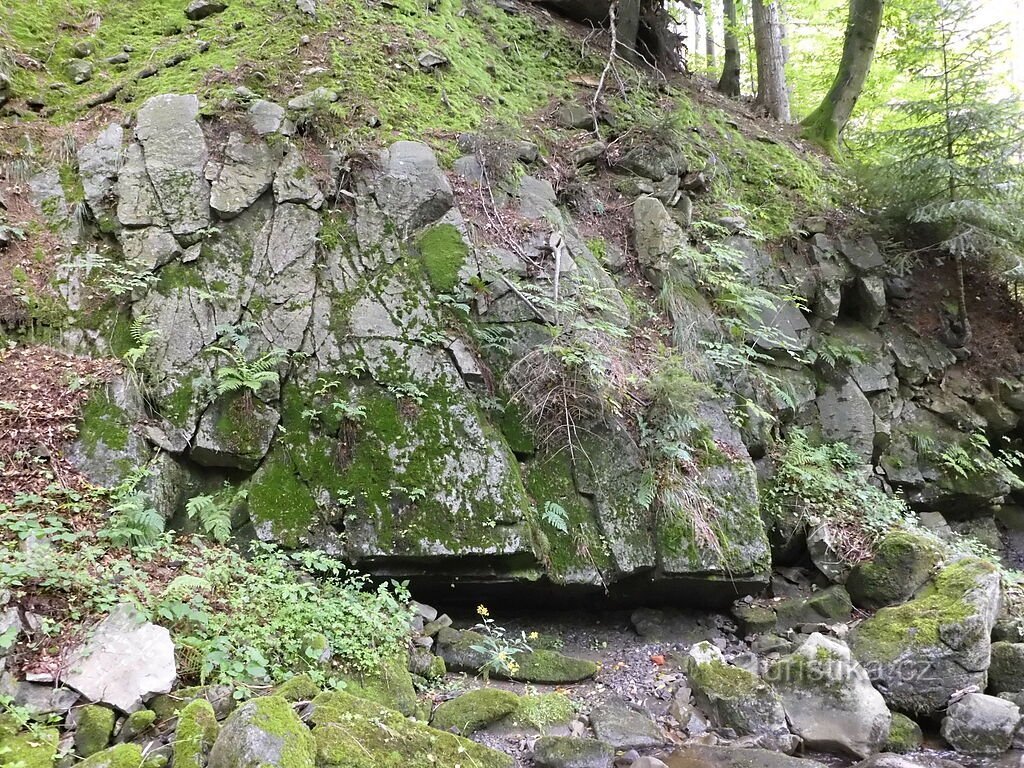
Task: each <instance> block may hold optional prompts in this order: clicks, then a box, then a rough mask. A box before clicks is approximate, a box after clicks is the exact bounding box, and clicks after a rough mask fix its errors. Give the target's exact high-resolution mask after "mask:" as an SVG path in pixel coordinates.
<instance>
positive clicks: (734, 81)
mask: <svg viewBox="0 0 1024 768" xmlns="http://www.w3.org/2000/svg"><path fill="white" fill-rule="evenodd" d="M722 8H723V10H724V20H725V64H724V66H723V67H722V77H721V79H720V80H719V81H718V90H720V91H721V92H722V93H724V94H725V95H726V96H732V97H733V98H735V97H737V96H739V95H740V41H739V39H738V38H737V37H736V32H737V29H738V27H739V24H738V22H737V20H736V0H723V2H722Z"/></svg>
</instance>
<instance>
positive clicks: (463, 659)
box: [437, 627, 598, 684]
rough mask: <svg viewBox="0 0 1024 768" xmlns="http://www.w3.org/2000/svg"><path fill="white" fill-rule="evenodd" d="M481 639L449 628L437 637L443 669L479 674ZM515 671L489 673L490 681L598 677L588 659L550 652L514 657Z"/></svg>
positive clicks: (570, 680)
mask: <svg viewBox="0 0 1024 768" xmlns="http://www.w3.org/2000/svg"><path fill="white" fill-rule="evenodd" d="M484 641H485V639H484V636H483V635H481V634H480V633H479V632H474V631H473V630H457V629H452V628H451V627H446V628H444V629H442V630H441V631H440V632H438V634H437V650H438V654H439V655H440V656H441V658H443V659H444V661H445V664H446V666H447V667H448V669H449V670H450V671H452V672H468V673H470V674H476V673H478V672H479V671H480V670H481V669H482V668H483V667H484V665H485V664H486V663H487V661H488V659H487V657H486V656H485V655H484V654H483V653H481V652H480V651H477V650H474V649H473V646H474V645H484V644H485V642H484ZM515 662H516V665H517V668H516V669H515V670H514V671H511V672H510V671H508V670H497V671H494V670H492V671H491V672H490V675H491V676H492V677H500V678H505V679H509V680H519V681H522V682H526V683H554V684H557V683H575V682H578V681H580V680H586V679H587V678H588V677H593V676H594V675H596V674H597V670H598V666H597V664H595V663H594V662H592V661H589V660H587V659H577V658H574V657H572V656H566V655H565V654H563V653H559V652H557V651H549V650H536V651H527V652H524V653H517V654H516V655H515Z"/></svg>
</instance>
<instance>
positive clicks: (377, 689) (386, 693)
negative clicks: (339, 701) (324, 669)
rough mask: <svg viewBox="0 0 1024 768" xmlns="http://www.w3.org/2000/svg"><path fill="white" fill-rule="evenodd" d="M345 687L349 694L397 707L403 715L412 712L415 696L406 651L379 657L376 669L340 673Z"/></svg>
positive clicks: (412, 713) (415, 707) (410, 714)
mask: <svg viewBox="0 0 1024 768" xmlns="http://www.w3.org/2000/svg"><path fill="white" fill-rule="evenodd" d="M341 679H342V680H344V681H345V690H346V691H347V692H348V693H350V694H352V695H353V696H358V697H360V698H362V699H369V700H370V701H375V702H377V703H378V704H383V705H384V706H385V707H388V708H389V709H397V710H398V711H399V712H401V713H402V714H403V715H406V716H407V717H411V716H413V715H415V714H416V709H417V705H418V703H419V702H418V700H417V699H416V690H415V689H414V688H413V685H412V674H411V673H410V672H409V656H408V654H407V653H405V652H403V653H399V654H395V655H394V656H392V657H391V658H386V659H381V660H380V661H379V662H378V666H377V668H376V669H374V670H372V671H370V672H362V673H359V674H349V675H343V676H342V678H341Z"/></svg>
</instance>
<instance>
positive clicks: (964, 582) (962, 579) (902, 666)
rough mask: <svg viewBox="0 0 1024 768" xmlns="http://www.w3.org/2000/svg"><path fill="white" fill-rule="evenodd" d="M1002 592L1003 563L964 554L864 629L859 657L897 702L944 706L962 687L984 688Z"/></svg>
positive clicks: (925, 708)
mask: <svg viewBox="0 0 1024 768" xmlns="http://www.w3.org/2000/svg"><path fill="white" fill-rule="evenodd" d="M1000 596H1001V595H1000V576H999V571H998V569H997V568H996V567H995V566H993V565H991V564H990V563H987V562H985V561H983V560H979V559H976V558H964V559H962V560H959V561H957V562H955V563H952V564H951V565H948V566H946V567H945V568H943V569H942V570H941V571H940V572H939V573H938V574H937V575H936V576H935V577H934V578H933V579H932V580H931V581H930V582H929V583H928V584H927V585H926V586H925V587H924V588H922V589H921V590H920V592H919V593H918V595H917V596H916V597H915V598H914V599H913V600H911V601H910V602H908V603H904V604H903V605H899V606H892V607H888V608H883V609H882V610H880V611H879V612H878V613H876V614H875V615H874V616H872V617H871V618H869V619H867V620H865V621H864V622H863V623H862V624H861V625H860V626H859V627H857V628H856V629H855V630H854V631H853V633H852V636H851V644H850V645H851V648H852V650H853V653H854V656H855V657H856V658H857V660H858V661H859V662H860V663H861V664H863V665H864V667H865V668H866V669H867V670H868V673H869V674H870V676H871V680H872V682H873V683H874V684H875V687H876V688H878V690H879V691H880V692H881V693H882V695H883V696H884V697H885V700H886V703H888V705H889V706H890V707H891V708H893V709H896V710H899V711H901V712H906V713H908V714H922V715H924V714H933V713H936V712H939V711H941V710H942V709H944V708H945V706H946V704H947V703H948V701H949V698H950V696H952V694H953V693H955V692H956V691H959V690H961V689H963V688H967V687H969V686H972V685H976V686H979V687H984V685H985V678H986V672H987V670H988V666H989V656H990V645H991V641H990V635H991V632H992V627H993V625H994V624H995V621H996V616H997V615H998V613H999V606H1000Z"/></svg>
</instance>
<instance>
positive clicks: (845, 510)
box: [761, 429, 912, 564]
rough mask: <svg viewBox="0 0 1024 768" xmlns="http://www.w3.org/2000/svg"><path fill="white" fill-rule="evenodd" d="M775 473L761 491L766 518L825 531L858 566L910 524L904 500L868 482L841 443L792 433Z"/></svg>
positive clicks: (779, 452)
mask: <svg viewBox="0 0 1024 768" xmlns="http://www.w3.org/2000/svg"><path fill="white" fill-rule="evenodd" d="M773 459H774V465H775V472H774V474H773V475H772V477H771V479H770V480H769V482H768V483H767V484H766V487H765V489H764V491H763V493H762V497H761V498H762V508H763V510H764V512H765V513H766V514H767V515H768V516H769V518H774V519H777V520H782V521H786V520H803V521H807V522H809V523H821V524H824V525H825V526H827V527H828V529H829V531H830V532H831V533H832V535H833V541H834V543H835V546H836V551H837V553H838V555H839V556H840V557H841V558H842V559H843V560H844V561H846V562H848V563H851V564H853V563H857V562H859V561H860V560H863V559H864V558H865V557H867V556H868V555H870V553H871V552H872V550H873V548H874V544H875V542H876V541H877V540H878V538H879V537H881V536H882V534H884V533H886V532H887V531H890V530H892V529H894V528H901V527H906V526H909V525H912V516H911V512H910V509H909V508H908V507H907V505H906V503H905V502H904V501H903V499H901V498H899V497H897V496H890V495H888V494H887V493H885V492H884V491H883V490H881V489H880V488H877V487H876V486H874V485H872V484H871V483H869V482H868V478H869V476H870V473H869V471H868V470H867V468H865V466H864V464H863V462H862V461H861V460H860V459H859V458H858V457H857V456H856V455H855V454H854V453H853V451H851V450H850V449H849V448H848V447H847V446H846V445H843V444H842V443H823V444H819V445H816V444H814V443H812V442H811V440H810V439H809V438H808V436H807V434H806V433H805V432H803V431H802V430H799V429H794V430H792V431H791V432H790V434H789V435H788V438H787V440H786V442H785V443H783V444H781V445H779V446H778V447H777V448H776V449H775V451H774V454H773Z"/></svg>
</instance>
